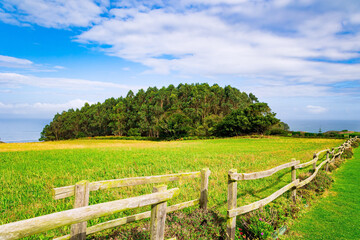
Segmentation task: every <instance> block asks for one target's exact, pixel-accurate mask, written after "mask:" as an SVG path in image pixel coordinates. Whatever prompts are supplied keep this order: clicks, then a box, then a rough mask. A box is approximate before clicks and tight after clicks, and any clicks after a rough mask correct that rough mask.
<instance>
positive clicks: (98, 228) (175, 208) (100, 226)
mask: <svg viewBox="0 0 360 240" xmlns="http://www.w3.org/2000/svg"><path fill="white" fill-rule="evenodd" d="M196 205H199V199H195V200H191V201H188V202H183V203H179V204H175V205H171V206H168V207H167V208H166V213H170V212H175V211H178V210H181V209H184V208H187V207H192V206H196ZM150 216H151V211H147V212H143V213H139V214H135V215H131V216H127V217H123V218H118V219H114V220H111V221H107V222H104V223H100V224H97V225H94V226H91V227H88V228H87V229H86V235H89V234H93V233H97V232H100V231H103V230H105V229H109V228H113V227H118V226H121V225H124V224H126V223H131V222H135V221H138V220H141V219H146V218H150ZM66 239H70V234H69V235H65V236H61V237H57V238H54V240H66Z"/></svg>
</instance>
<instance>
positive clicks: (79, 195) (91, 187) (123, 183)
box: [53, 168, 211, 240]
mask: <svg viewBox="0 0 360 240" xmlns="http://www.w3.org/2000/svg"><path fill="white" fill-rule="evenodd" d="M210 173H211V172H210V170H209V169H208V168H204V169H202V170H201V171H198V172H188V173H177V174H168V175H159V176H146V177H133V178H123V179H113V180H105V181H97V182H88V181H81V182H78V183H77V184H75V185H71V186H66V187H59V188H54V189H53V198H54V199H62V198H66V197H70V196H73V195H75V203H74V208H78V207H83V206H87V205H88V204H89V192H91V191H97V190H103V189H109V188H119V187H127V186H136V185H143V184H150V183H166V182H173V181H182V180H185V179H192V178H199V177H200V178H201V186H200V197H199V199H195V200H192V201H188V202H184V203H179V204H176V205H173V206H168V207H166V208H165V209H166V212H167V213H169V212H174V211H177V210H181V209H184V208H187V207H190V206H195V205H199V206H200V208H202V209H207V203H208V185H209V176H210ZM150 217H151V211H148V212H144V213H140V214H135V215H132V216H127V217H123V218H118V219H115V220H111V221H108V222H104V223H100V224H97V225H95V226H91V227H87V223H86V222H82V223H77V224H74V225H72V226H71V232H70V234H68V235H65V236H61V237H57V238H55V239H54V240H65V239H71V240H73V239H76V240H82V239H85V237H86V235H89V234H93V233H96V232H100V231H102V230H105V229H108V228H113V227H117V226H121V225H123V224H126V223H129V222H134V221H138V220H141V219H146V218H150ZM80 233H81V234H83V235H84V236H81V237H80ZM75 236H77V238H75Z"/></svg>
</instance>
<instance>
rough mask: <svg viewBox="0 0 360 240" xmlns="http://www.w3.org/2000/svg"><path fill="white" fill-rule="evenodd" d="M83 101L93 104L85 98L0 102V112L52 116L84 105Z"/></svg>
mask: <svg viewBox="0 0 360 240" xmlns="http://www.w3.org/2000/svg"><path fill="white" fill-rule="evenodd" d="M85 103H89V104H93V103H91V102H89V101H87V100H82V99H74V100H71V101H68V102H65V103H41V102H37V103H33V104H29V103H17V104H6V103H3V102H0V114H10V115H24V116H27V117H29V116H37V117H39V116H41V117H52V116H53V115H54V114H56V113H57V112H59V113H60V112H62V111H66V110H68V109H70V108H73V109H76V108H81V107H82V106H84V104H85Z"/></svg>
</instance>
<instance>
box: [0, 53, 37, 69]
mask: <svg viewBox="0 0 360 240" xmlns="http://www.w3.org/2000/svg"><path fill="white" fill-rule="evenodd" d="M31 65H33V62H32V61H30V60H27V59H23V58H16V57H10V56H4V55H0V67H13V68H28V67H30V66H31Z"/></svg>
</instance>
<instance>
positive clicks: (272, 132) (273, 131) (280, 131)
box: [268, 128, 288, 136]
mask: <svg viewBox="0 0 360 240" xmlns="http://www.w3.org/2000/svg"><path fill="white" fill-rule="evenodd" d="M268 135H280V136H287V135H288V132H287V131H285V130H283V129H280V128H274V129H270V130H269V131H268Z"/></svg>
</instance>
